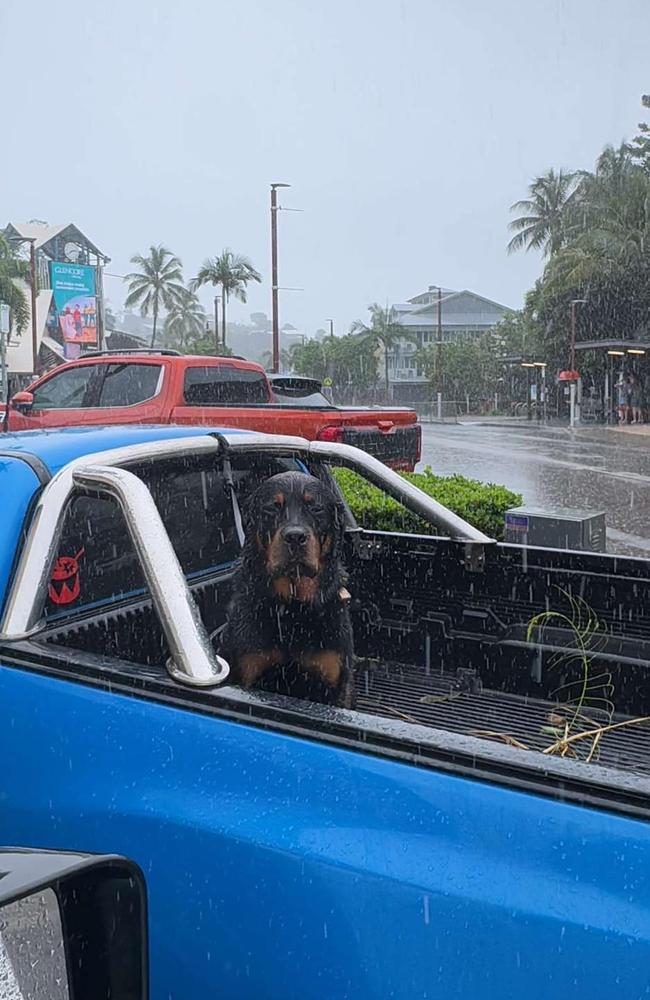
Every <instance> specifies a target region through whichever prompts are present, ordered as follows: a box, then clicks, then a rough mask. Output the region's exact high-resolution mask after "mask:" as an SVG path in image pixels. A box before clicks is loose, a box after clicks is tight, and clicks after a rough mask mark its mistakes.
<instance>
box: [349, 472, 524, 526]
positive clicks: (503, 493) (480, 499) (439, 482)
mask: <svg viewBox="0 0 650 1000" xmlns="http://www.w3.org/2000/svg"><path fill="white" fill-rule="evenodd" d="M334 475H335V477H336V481H337V482H338V484H339V486H340V488H341V491H342V493H343V495H344V497H345V499H346V500H347V502H348V504H349V505H350V510H351V511H352V513H353V514H354V516H355V518H356V520H357V521H358V523H359V524H360V525H361V527H363V528H369V529H374V530H377V531H405V532H413V533H417V534H425V535H433V534H435V533H436V532H435V530H434V529H433V528H432V527H431V525H430V524H427V522H426V521H423V520H422V519H421V518H419V517H417V515H415V514H412V513H411V512H410V511H408V510H405V509H404V507H402V506H401V505H400V504H398V503H397V501H395V500H392V499H391V498H390V497H388V496H386V494H385V493H382V492H381V490H378V489H377V488H376V487H375V486H371V485H370V483H368V482H366V480H365V479H362V478H361V476H358V475H357V474H356V473H355V472H351V471H350V470H349V469H335V470H334ZM403 475H404V478H405V479H408V480H409V482H411V483H414V484H415V485H416V486H419V487H420V489H421V490H424V492H425V493H428V494H429V496H432V497H434V498H435V499H436V500H437V501H438V502H439V503H441V504H444V506H445V507H448V508H449V510H453V511H454V513H455V514H458V515H459V516H460V517H462V518H464V519H465V520H466V521H469V523H470V524H473V525H474V527H475V528H479V529H480V530H481V531H484V532H485V534H486V535H490V536H491V537H492V538H503V526H504V516H503V515H504V513H505V511H506V510H508V508H510V507H518V506H519V505H520V504H521V502H522V498H521V496H520V494H519V493H513V492H512V491H511V490H508V489H506V488H505V486H497V485H495V484H494V483H480V482H479V481H478V480H477V479H465V477H464V476H434V474H433V472H432V471H431V468H430V467H429V466H427V467H426V468H425V470H424V472H405V473H403Z"/></svg>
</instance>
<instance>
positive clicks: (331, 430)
mask: <svg viewBox="0 0 650 1000" xmlns="http://www.w3.org/2000/svg"><path fill="white" fill-rule="evenodd" d="M344 436H345V429H344V428H343V427H334V426H332V425H330V426H329V427H323V428H321V430H319V432H318V438H317V440H318V441H335V442H336V444H341V442H342V441H343V438H344Z"/></svg>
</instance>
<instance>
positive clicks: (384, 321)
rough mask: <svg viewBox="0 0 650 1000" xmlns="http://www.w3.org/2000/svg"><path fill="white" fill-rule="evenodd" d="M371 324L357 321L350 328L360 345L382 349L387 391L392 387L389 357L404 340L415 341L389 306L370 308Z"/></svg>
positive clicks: (374, 303) (373, 305) (376, 304)
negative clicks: (389, 374) (389, 373)
mask: <svg viewBox="0 0 650 1000" xmlns="http://www.w3.org/2000/svg"><path fill="white" fill-rule="evenodd" d="M368 312H369V313H370V322H369V323H364V322H363V320H360V319H358V320H355V322H354V323H353V324H352V326H351V327H350V333H351V334H353V335H356V336H357V337H358V338H359V343H360V344H366V345H368V346H369V347H371V348H372V350H373V351H376V350H378V349H381V351H382V353H383V355H384V378H385V381H386V391H387V392H388V389H389V387H390V381H389V376H388V355H389V354H390V352H391V351H394V350H395V348H396V347H397V346H398V345H399V344H400V342H401V341H404V340H415V339H416V338H415V337H414V335H413V334H412V333H410V332H409V331H408V330H406V329H405V328H404V327H403V326H402V324H401V323H399V322H398V320H397V313H396V312H395V310H394V309H393V308H392V306H391V307H389V306H386V308H383V307H382V306H380V305H379V304H378V303H377V302H373V303H372V305H369V306H368Z"/></svg>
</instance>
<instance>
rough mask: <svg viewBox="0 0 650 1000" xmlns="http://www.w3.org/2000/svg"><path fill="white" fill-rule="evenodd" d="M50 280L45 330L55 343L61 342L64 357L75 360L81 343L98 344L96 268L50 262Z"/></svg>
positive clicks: (78, 354) (79, 352) (79, 351)
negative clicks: (47, 328) (49, 302)
mask: <svg viewBox="0 0 650 1000" xmlns="http://www.w3.org/2000/svg"><path fill="white" fill-rule="evenodd" d="M50 279H51V284H52V306H51V309H50V316H49V317H48V327H50V332H51V333H52V334H54V335H55V337H56V339H57V340H59V341H61V340H62V341H63V349H64V354H65V357H66V358H78V357H79V356H80V354H81V345H82V344H92V345H96V344H97V295H96V287H95V268H94V267H89V266H87V265H85V264H63V263H59V262H58V261H52V262H51V264H50ZM55 331H56V334H55Z"/></svg>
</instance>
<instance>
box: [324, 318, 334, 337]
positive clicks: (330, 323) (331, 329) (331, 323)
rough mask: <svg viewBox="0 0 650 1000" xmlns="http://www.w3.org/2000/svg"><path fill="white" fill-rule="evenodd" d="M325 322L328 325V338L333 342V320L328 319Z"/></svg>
mask: <svg viewBox="0 0 650 1000" xmlns="http://www.w3.org/2000/svg"><path fill="white" fill-rule="evenodd" d="M326 322H327V323H329V325H330V337H331V339H332V340H334V320H333V319H328V320H326Z"/></svg>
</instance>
